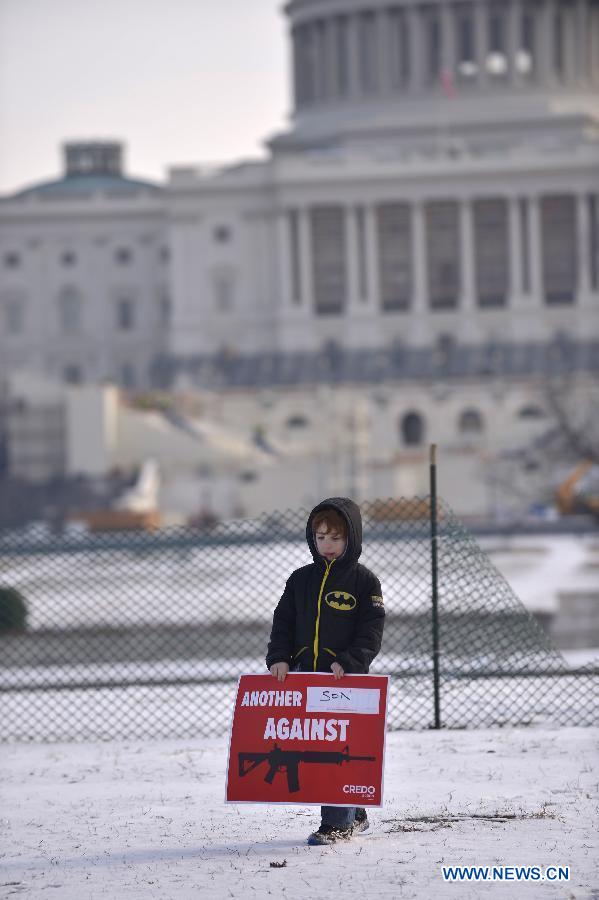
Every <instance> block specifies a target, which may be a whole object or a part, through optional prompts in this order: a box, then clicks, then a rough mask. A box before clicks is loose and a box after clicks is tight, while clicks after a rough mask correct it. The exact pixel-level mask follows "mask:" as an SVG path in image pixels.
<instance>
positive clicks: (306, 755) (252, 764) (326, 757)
mask: <svg viewBox="0 0 599 900" xmlns="http://www.w3.org/2000/svg"><path fill="white" fill-rule="evenodd" d="M356 760H366V761H368V762H374V761H375V757H374V756H350V753H349V747H345V749H344V750H342V751H340V752H338V753H334V752H332V751H327V750H322V751H319V750H281V748H280V747H278V746H277V745H276V744H275V745H274V747H273V749H272V750H271V751H270V752H269V753H239V777H240V778H243V777H244V775H248V774H249V773H250V772H252V771H253V770H254V769H255V768H257V767H258V766H259V765H261V764H262V763H263V762H266V763H268V772H267V773H266V776H265V778H264V780H265V781H266V782H268V784H272V783H273V781H274V778H275V775H276V774H277V772H286V773H287V787H288V788H289V793H290V794H295V793H296V792H297V791H299V789H300V786H299V764H300V763H325V764H328V765H334V766H340V765H342V763H344V762H347V763H349V762H354V761H356Z"/></svg>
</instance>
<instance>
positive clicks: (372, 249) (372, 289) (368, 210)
mask: <svg viewBox="0 0 599 900" xmlns="http://www.w3.org/2000/svg"><path fill="white" fill-rule="evenodd" d="M364 240H365V244H366V302H365V303H363V304H362V305H363V306H364V307H365V308H366V309H368V308H369V309H370V310H374V309H378V308H379V307H380V294H381V291H380V281H379V246H378V245H379V242H378V236H377V227H376V208H375V207H374V206H373V205H371V204H367V205H366V206H365V207H364Z"/></svg>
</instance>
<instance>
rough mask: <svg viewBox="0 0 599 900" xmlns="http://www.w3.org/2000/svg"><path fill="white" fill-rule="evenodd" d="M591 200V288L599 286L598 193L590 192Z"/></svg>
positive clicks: (589, 198) (595, 288)
mask: <svg viewBox="0 0 599 900" xmlns="http://www.w3.org/2000/svg"><path fill="white" fill-rule="evenodd" d="M588 202H589V262H590V278H591V290H593V291H596V290H597V288H598V287H599V215H598V212H599V211H598V209H597V194H590V195H589V197H588Z"/></svg>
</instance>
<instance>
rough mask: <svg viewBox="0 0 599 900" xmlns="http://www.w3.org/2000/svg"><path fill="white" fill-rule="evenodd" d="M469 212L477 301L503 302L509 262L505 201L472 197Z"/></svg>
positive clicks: (482, 304)
mask: <svg viewBox="0 0 599 900" xmlns="http://www.w3.org/2000/svg"><path fill="white" fill-rule="evenodd" d="M473 213H474V257H475V267H476V291H477V297H478V305H479V306H480V307H483V308H487V309H488V308H491V307H498V306H505V302H506V296H507V292H508V285H509V262H510V261H509V248H508V222H507V204H506V201H505V200H500V199H497V200H491V199H489V200H476V201H475V202H474V206H473Z"/></svg>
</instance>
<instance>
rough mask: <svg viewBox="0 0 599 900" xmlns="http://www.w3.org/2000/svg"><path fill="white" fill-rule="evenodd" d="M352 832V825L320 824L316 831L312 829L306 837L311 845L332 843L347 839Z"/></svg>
mask: <svg viewBox="0 0 599 900" xmlns="http://www.w3.org/2000/svg"><path fill="white" fill-rule="evenodd" d="M353 833H354V825H347V826H345V827H344V828H340V827H338V826H335V825H321V826H320V828H319V829H318V831H313V832H312V834H311V835H310V837H309V838H308V843H309V844H310V846H311V847H315V846H317V845H318V844H334V843H335V842H336V841H348V840H349V839H350V838H351V836H352V834H353Z"/></svg>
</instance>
